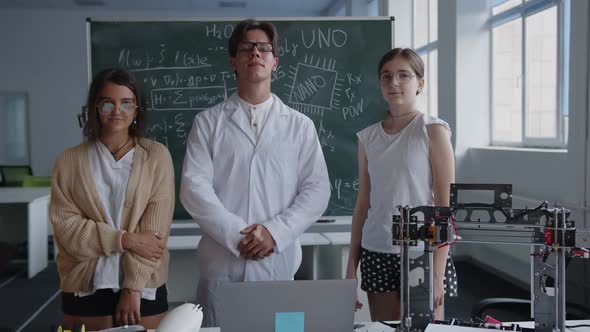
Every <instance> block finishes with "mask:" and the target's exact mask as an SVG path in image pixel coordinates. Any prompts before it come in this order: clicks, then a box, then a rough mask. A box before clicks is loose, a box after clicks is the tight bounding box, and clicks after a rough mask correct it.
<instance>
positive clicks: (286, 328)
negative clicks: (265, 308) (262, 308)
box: [275, 312, 305, 332]
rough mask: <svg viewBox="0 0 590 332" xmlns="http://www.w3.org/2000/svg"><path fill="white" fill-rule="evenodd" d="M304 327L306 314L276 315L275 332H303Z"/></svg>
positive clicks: (286, 313) (285, 313) (289, 313)
mask: <svg viewBox="0 0 590 332" xmlns="http://www.w3.org/2000/svg"><path fill="white" fill-rule="evenodd" d="M304 326H305V313H304V312H277V313H275V332H303V331H304Z"/></svg>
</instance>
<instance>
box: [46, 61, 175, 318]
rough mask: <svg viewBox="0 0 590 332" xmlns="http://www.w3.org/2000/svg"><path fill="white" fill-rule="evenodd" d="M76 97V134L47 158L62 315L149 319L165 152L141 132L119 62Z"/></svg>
mask: <svg viewBox="0 0 590 332" xmlns="http://www.w3.org/2000/svg"><path fill="white" fill-rule="evenodd" d="M86 106H87V117H88V119H87V122H86V124H85V127H84V135H85V136H86V138H87V139H86V142H84V143H82V144H81V145H78V146H75V147H73V148H70V149H67V150H66V151H64V152H63V153H62V154H61V155H60V156H59V157H58V158H57V160H56V162H55V165H54V169H53V175H52V183H51V205H50V220H51V223H52V224H53V227H54V233H55V240H56V243H57V246H58V249H59V253H58V256H57V267H58V272H59V276H60V284H61V289H62V292H63V293H62V294H63V295H62V309H63V311H64V322H65V324H66V327H68V328H72V326H73V325H74V324H75V323H76V322H82V323H84V324H85V325H86V329H87V330H99V329H105V328H109V327H113V326H117V325H127V324H141V325H143V326H145V327H146V328H151V329H154V328H156V327H157V326H158V324H159V322H160V320H161V319H162V318H163V316H164V314H165V312H166V311H167V310H168V301H167V293H166V285H165V282H166V279H167V275H168V259H169V254H168V251H167V250H166V241H167V239H168V235H169V232H170V224H171V222H172V214H173V210H174V170H173V167H172V159H171V157H170V153H169V152H168V150H167V149H166V147H164V146H163V145H162V144H159V143H157V142H155V141H152V140H148V139H145V138H142V137H143V131H144V128H145V112H146V102H145V97H144V95H143V93H142V92H141V90H140V87H139V86H138V84H137V81H136V79H135V77H133V75H132V74H131V73H129V72H128V71H126V70H122V69H108V70H105V71H102V72H100V73H99V74H97V76H96V77H95V79H94V80H93V82H92V84H91V86H90V91H89V95H88V101H87V105H86ZM105 165H106V166H105ZM105 285H107V286H105Z"/></svg>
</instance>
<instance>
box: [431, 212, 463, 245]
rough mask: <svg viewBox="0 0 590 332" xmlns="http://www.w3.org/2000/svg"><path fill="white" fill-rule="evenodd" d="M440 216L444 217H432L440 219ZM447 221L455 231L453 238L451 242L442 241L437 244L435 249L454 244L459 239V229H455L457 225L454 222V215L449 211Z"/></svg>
mask: <svg viewBox="0 0 590 332" xmlns="http://www.w3.org/2000/svg"><path fill="white" fill-rule="evenodd" d="M441 218H445V217H436V218H434V219H435V220H436V219H441ZM449 223H450V224H451V226H453V230H454V231H455V239H454V240H453V242H451V243H449V242H446V243H443V244H441V245H439V246H438V247H436V249H440V248H444V247H446V246H452V245H455V244H456V243H457V241H458V239H459V230H458V229H457V225H456V224H455V215H454V214H452V213H451V216H450V218H449Z"/></svg>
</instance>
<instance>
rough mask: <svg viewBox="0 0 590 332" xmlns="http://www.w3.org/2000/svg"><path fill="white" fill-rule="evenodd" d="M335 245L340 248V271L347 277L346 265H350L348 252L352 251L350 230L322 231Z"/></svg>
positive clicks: (342, 275)
mask: <svg viewBox="0 0 590 332" xmlns="http://www.w3.org/2000/svg"><path fill="white" fill-rule="evenodd" d="M322 235H323V236H325V237H326V238H327V239H328V240H329V241H330V244H331V245H333V246H337V247H338V248H339V249H340V273H341V277H342V278H346V266H347V265H348V252H349V251H350V237H351V233H350V232H333V233H322Z"/></svg>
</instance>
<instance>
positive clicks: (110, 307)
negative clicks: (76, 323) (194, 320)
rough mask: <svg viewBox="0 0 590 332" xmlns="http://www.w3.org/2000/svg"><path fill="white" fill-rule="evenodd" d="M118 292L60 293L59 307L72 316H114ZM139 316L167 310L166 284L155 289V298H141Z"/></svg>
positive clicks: (101, 290)
mask: <svg viewBox="0 0 590 332" xmlns="http://www.w3.org/2000/svg"><path fill="white" fill-rule="evenodd" d="M120 293H121V292H120V291H119V292H114V291H113V290H112V289H99V290H97V291H96V292H95V293H94V294H92V295H88V296H84V297H78V296H75V295H74V293H62V295H61V308H62V310H63V312H64V314H66V315H72V316H86V317H88V316H114V315H115V309H116V308H117V304H118V303H119V295H120ZM139 311H140V313H141V316H142V317H143V316H154V315H158V314H161V313H164V312H166V311H168V290H167V289H166V284H164V285H162V286H160V287H158V289H157V290H156V299H155V300H153V301H151V300H146V299H141V305H140V310H139Z"/></svg>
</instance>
